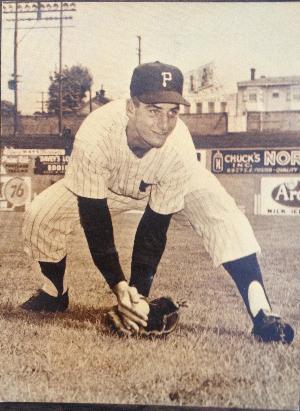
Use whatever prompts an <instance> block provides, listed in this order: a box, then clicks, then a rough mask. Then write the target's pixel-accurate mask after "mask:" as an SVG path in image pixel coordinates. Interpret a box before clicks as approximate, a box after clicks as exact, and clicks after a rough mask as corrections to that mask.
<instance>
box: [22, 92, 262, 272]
mask: <svg viewBox="0 0 300 411" xmlns="http://www.w3.org/2000/svg"><path fill="white" fill-rule="evenodd" d="M127 122H128V117H127V115H126V104H125V101H124V100H119V101H114V102H112V103H109V104H107V105H105V106H104V107H101V108H99V109H97V110H95V111H94V112H93V113H91V114H90V115H89V116H88V117H87V118H86V119H85V121H84V122H83V123H82V125H81V127H80V129H79V130H78V132H77V135H76V138H75V142H74V148H73V151H72V155H71V158H70V162H69V165H68V168H67V172H66V175H65V177H64V178H63V179H62V180H60V181H59V182H57V183H55V184H54V185H53V186H51V187H49V188H48V189H47V190H45V191H44V192H42V193H41V194H40V195H39V196H37V197H36V198H35V200H34V201H33V202H32V204H31V206H30V208H29V210H28V212H27V213H26V217H25V223H24V227H23V233H24V239H25V251H26V252H27V253H28V254H29V255H31V256H32V257H33V258H35V259H36V260H39V261H59V260H61V259H62V258H63V257H64V256H65V255H66V236H67V235H68V234H69V233H70V232H71V231H72V228H73V226H74V224H75V223H78V222H79V214H78V206H77V196H81V197H87V198H108V204H109V208H110V210H111V212H112V213H113V214H114V213H116V212H122V211H126V210H128V209H130V208H140V209H143V208H144V207H145V205H146V204H147V202H149V205H150V207H151V208H152V210H154V211H156V212H157V213H160V214H171V213H183V214H184V215H185V216H186V218H187V219H188V220H189V221H190V223H191V225H192V226H193V227H194V228H195V230H196V232H197V233H198V234H199V235H200V237H201V238H202V240H203V243H204V246H205V248H206V250H207V251H208V252H209V254H210V255H211V257H212V259H213V262H214V264H215V265H220V264H221V263H223V262H226V261H231V260H234V259H237V258H241V257H243V256H246V255H249V254H252V253H255V252H257V251H259V246H258V244H257V242H256V240H255V237H254V235H253V232H252V229H251V227H250V225H249V223H248V221H247V219H246V217H245V216H244V215H243V214H242V213H241V212H240V210H239V209H238V208H237V207H236V205H235V202H234V200H233V199H232V198H231V197H230V196H229V195H228V194H227V193H226V191H225V190H224V189H223V187H222V186H221V185H220V183H219V182H218V181H217V179H216V177H215V176H213V175H212V174H211V173H210V172H209V171H208V170H206V169H204V168H203V167H202V166H201V165H200V164H199V163H198V161H197V159H196V155H195V148H194V145H193V142H192V139H191V136H190V133H189V131H188V129H187V128H186V126H185V125H184V123H183V122H182V121H181V120H180V119H178V121H177V124H176V127H175V129H174V130H173V132H172V133H171V134H170V135H169V136H168V138H167V141H166V142H165V144H164V145H163V146H162V147H161V148H152V149H151V150H150V151H148V152H147V153H146V154H145V155H144V156H143V157H141V158H138V157H137V156H135V155H134V153H133V152H132V151H131V150H130V148H129V147H128V144H127V136H126V126H127Z"/></svg>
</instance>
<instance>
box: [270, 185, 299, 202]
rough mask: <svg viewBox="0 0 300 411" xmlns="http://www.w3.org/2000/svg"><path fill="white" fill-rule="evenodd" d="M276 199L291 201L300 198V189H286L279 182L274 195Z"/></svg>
mask: <svg viewBox="0 0 300 411" xmlns="http://www.w3.org/2000/svg"><path fill="white" fill-rule="evenodd" d="M275 200H276V201H279V200H283V201H293V200H300V191H296V190H288V189H287V187H286V185H285V184H281V185H280V186H279V188H278V192H277V194H276V197H275Z"/></svg>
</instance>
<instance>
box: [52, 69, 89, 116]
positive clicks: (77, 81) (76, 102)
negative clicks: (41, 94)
mask: <svg viewBox="0 0 300 411" xmlns="http://www.w3.org/2000/svg"><path fill="white" fill-rule="evenodd" d="M50 81H51V84H50V86H49V89H48V95H49V99H48V112H49V113H56V114H57V113H58V112H59V73H58V72H57V71H55V72H54V74H53V76H50ZM92 83H93V77H92V75H91V74H90V72H89V70H88V69H87V68H86V67H82V66H81V65H75V66H72V67H71V68H69V67H67V66H65V68H64V69H63V70H62V110H63V112H64V113H67V112H73V113H76V112H77V111H78V110H80V108H81V107H82V105H83V99H84V98H85V96H86V92H87V91H88V90H89V89H90V87H91V85H92Z"/></svg>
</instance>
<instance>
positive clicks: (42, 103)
mask: <svg viewBox="0 0 300 411" xmlns="http://www.w3.org/2000/svg"><path fill="white" fill-rule="evenodd" d="M40 93H41V95H42V100H40V101H37V103H41V113H42V114H44V113H45V110H44V105H45V104H46V101H45V99H44V94H45V93H44V92H43V91H40Z"/></svg>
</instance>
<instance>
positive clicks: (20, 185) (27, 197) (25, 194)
mask: <svg viewBox="0 0 300 411" xmlns="http://www.w3.org/2000/svg"><path fill="white" fill-rule="evenodd" d="M30 201H31V179H30V177H9V176H1V177H0V208H1V210H12V209H14V208H15V207H22V206H25V205H26V204H27V203H29V202H30Z"/></svg>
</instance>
